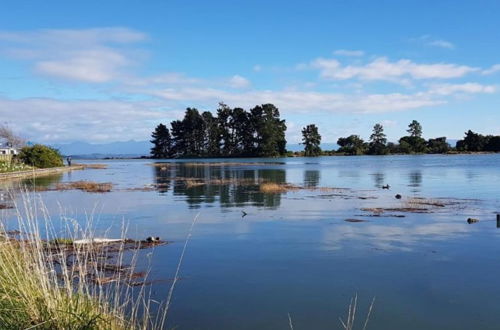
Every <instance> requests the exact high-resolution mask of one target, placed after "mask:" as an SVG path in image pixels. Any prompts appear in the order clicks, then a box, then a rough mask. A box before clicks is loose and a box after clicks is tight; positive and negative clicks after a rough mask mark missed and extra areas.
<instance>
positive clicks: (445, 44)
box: [427, 40, 455, 49]
mask: <svg viewBox="0 0 500 330" xmlns="http://www.w3.org/2000/svg"><path fill="white" fill-rule="evenodd" d="M427 44H428V45H429V46H434V47H439V48H447V49H455V45H454V44H452V43H451V42H449V41H446V40H433V41H430V42H429V43H427Z"/></svg>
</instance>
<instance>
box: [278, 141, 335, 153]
mask: <svg viewBox="0 0 500 330" xmlns="http://www.w3.org/2000/svg"><path fill="white" fill-rule="evenodd" d="M320 147H321V149H322V150H332V149H335V150H337V149H338V147H339V146H338V145H337V144H336V143H321V146H320ZM286 149H287V150H289V151H303V150H304V145H303V144H300V143H289V144H287V145H286Z"/></svg>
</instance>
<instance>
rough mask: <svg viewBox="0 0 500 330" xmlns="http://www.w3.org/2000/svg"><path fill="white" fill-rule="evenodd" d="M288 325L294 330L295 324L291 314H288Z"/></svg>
mask: <svg viewBox="0 0 500 330" xmlns="http://www.w3.org/2000/svg"><path fill="white" fill-rule="evenodd" d="M288 325H289V326H290V330H293V322H292V317H291V316H290V313H288Z"/></svg>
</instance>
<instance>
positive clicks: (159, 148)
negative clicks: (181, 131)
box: [150, 124, 172, 158]
mask: <svg viewBox="0 0 500 330" xmlns="http://www.w3.org/2000/svg"><path fill="white" fill-rule="evenodd" d="M151 136H152V138H153V139H152V140H151V141H150V142H151V143H152V144H153V147H152V148H151V157H153V158H170V157H172V138H171V137H170V132H169V130H168V128H167V126H165V125H163V124H159V125H158V126H156V128H155V130H154V132H153V133H152V134H151Z"/></svg>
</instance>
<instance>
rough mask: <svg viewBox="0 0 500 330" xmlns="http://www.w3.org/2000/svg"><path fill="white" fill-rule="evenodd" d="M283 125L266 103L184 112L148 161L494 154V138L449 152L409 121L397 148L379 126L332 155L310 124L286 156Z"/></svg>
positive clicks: (158, 132) (473, 136)
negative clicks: (296, 147) (299, 146)
mask: <svg viewBox="0 0 500 330" xmlns="http://www.w3.org/2000/svg"><path fill="white" fill-rule="evenodd" d="M286 128H287V127H286V123H285V120H283V119H281V118H280V113H279V110H278V108H277V107H275V106H274V105H272V104H263V105H258V106H255V107H254V108H252V109H250V110H248V111H247V110H244V109H242V108H230V107H229V106H227V105H226V104H224V103H220V104H219V108H218V109H217V111H216V115H215V116H214V115H213V114H212V113H211V112H209V111H204V112H203V113H200V112H199V111H198V110H197V109H195V108H187V109H186V112H185V114H184V118H183V119H182V120H174V121H172V122H171V123H170V128H168V127H167V126H165V125H164V124H159V125H158V126H157V127H156V129H155V130H154V132H153V134H152V137H153V139H152V140H151V142H152V143H153V148H152V149H151V156H152V157H153V158H174V157H176V158H178V157H277V156H284V155H289V156H291V155H303V156H310V157H314V156H320V155H333V154H343V155H387V154H415V153H430V154H443V153H448V152H452V151H457V152H481V151H485V152H500V136H493V135H481V134H478V133H475V132H473V131H471V130H469V131H468V132H466V133H465V137H464V138H463V139H462V140H459V141H458V142H457V145H456V147H455V148H452V147H451V146H450V144H449V143H448V142H447V140H446V137H437V138H431V139H428V140H426V139H424V138H423V137H422V131H423V129H422V125H421V124H420V123H419V122H418V121H417V120H413V121H412V122H411V123H410V124H409V125H408V129H407V130H406V131H407V133H408V134H407V135H405V136H403V137H401V138H400V139H399V140H398V142H397V143H393V142H388V141H387V137H386V135H385V133H384V127H383V126H382V124H380V123H377V124H375V125H374V126H373V130H372V134H371V135H370V138H369V140H368V141H366V142H365V141H364V140H363V139H362V138H361V137H360V136H359V135H355V134H352V135H349V136H347V137H341V138H339V139H338V140H337V144H338V146H339V148H338V150H336V151H335V150H332V151H323V150H321V147H320V145H321V134H320V133H319V130H318V127H317V126H316V125H315V124H310V125H307V126H305V127H304V128H303V129H302V144H303V145H304V151H303V152H296V153H292V152H288V153H287V151H286V139H285V132H286Z"/></svg>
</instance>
